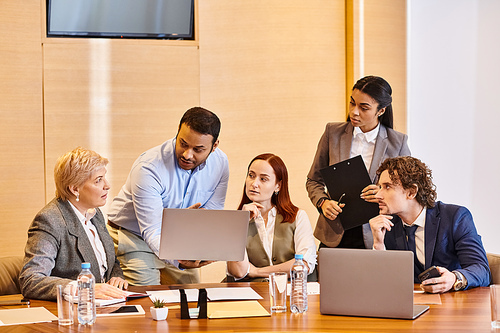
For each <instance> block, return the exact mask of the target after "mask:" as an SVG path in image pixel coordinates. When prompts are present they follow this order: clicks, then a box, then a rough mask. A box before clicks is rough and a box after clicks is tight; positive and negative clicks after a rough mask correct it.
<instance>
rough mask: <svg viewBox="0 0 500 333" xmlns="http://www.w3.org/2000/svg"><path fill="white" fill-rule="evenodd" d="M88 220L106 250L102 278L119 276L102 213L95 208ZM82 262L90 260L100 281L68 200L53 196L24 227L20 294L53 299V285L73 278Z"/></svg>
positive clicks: (93, 271) (87, 240)
mask: <svg viewBox="0 0 500 333" xmlns="http://www.w3.org/2000/svg"><path fill="white" fill-rule="evenodd" d="M90 221H91V222H92V223H93V224H94V226H95V227H96V229H97V233H98V234H99V237H100V239H101V241H102V244H103V246H104V250H105V251H106V259H107V263H108V270H107V271H106V275H105V280H106V281H108V280H109V279H110V278H112V277H115V276H117V277H121V278H123V272H122V270H121V268H120V264H119V262H118V260H117V259H116V257H115V249H114V244H113V240H112V239H111V236H110V235H109V234H108V230H107V229H106V224H105V220H104V216H103V214H102V212H101V211H100V210H99V209H97V212H96V215H95V216H94V217H93V218H92V219H91V220H90ZM83 262H90V269H91V271H92V274H94V276H95V277H96V282H97V283H99V282H104V281H100V275H101V274H100V271H99V266H98V263H97V259H96V256H95V254H94V250H93V249H92V245H91V244H90V241H89V239H88V237H87V234H86V233H85V229H84V228H83V226H82V224H81V222H80V221H79V220H78V217H77V216H76V214H75V212H74V211H73V209H72V208H71V206H70V204H69V202H67V201H64V200H61V199H53V200H52V201H51V202H49V203H48V204H47V205H46V206H45V207H44V208H43V209H42V210H41V211H40V212H39V213H38V214H37V215H36V216H35V219H34V220H33V222H32V223H31V226H30V227H29V229H28V241H27V242H26V248H25V254H24V267H23V269H22V270H21V274H20V275H19V282H20V285H21V292H22V294H23V295H24V297H26V298H32V299H45V300H55V299H56V290H57V285H58V284H67V283H69V282H71V281H72V280H76V278H77V277H78V274H80V271H81V264H82V263H83Z"/></svg>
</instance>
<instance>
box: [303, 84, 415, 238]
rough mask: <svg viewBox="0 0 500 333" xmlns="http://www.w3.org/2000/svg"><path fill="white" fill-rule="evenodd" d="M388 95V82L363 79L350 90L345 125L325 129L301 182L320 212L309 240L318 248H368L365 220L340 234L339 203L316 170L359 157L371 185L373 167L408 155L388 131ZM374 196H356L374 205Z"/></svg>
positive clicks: (366, 192) (372, 189)
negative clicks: (317, 243) (303, 180)
mask: <svg viewBox="0 0 500 333" xmlns="http://www.w3.org/2000/svg"><path fill="white" fill-rule="evenodd" d="M391 95H392V88H391V86H390V85H389V83H387V81H385V80H384V79H383V78H381V77H378V76H366V77H364V78H362V79H360V80H358V81H357V82H356V84H355V85H354V87H353V88H352V93H351V98H350V101H349V116H348V117H347V121H345V122H337V123H328V124H327V125H326V129H325V132H324V133H323V136H322V137H321V139H320V141H319V143H318V148H317V151H316V155H315V157H314V161H313V163H312V166H311V170H310V171H309V174H308V175H307V182H306V188H307V192H308V194H309V198H310V199H311V202H312V203H313V205H314V206H315V207H316V208H317V209H318V211H319V213H320V215H319V218H318V222H317V224H316V229H315V230H314V236H315V237H316V238H317V239H318V240H319V241H320V242H321V243H320V248H321V247H343V248H372V244H373V237H372V234H371V230H370V226H369V224H368V221H366V223H365V224H364V225H362V226H359V227H356V228H353V229H349V230H344V228H343V227H342V224H341V223H340V218H337V215H338V214H339V213H341V212H342V207H343V204H340V205H339V203H338V202H337V201H335V200H332V199H331V198H330V197H329V196H328V194H327V192H326V191H325V183H324V181H323V178H322V176H321V173H320V170H321V169H323V168H325V167H328V166H330V165H332V164H335V163H338V162H341V161H344V160H347V159H349V158H351V157H354V156H357V155H361V157H362V158H363V161H364V163H365V165H366V169H367V170H368V173H369V175H370V178H371V180H372V182H373V184H376V182H377V179H376V171H377V168H378V167H379V166H380V164H381V163H382V162H383V161H384V160H385V159H386V158H388V157H396V156H407V155H410V149H409V148H408V143H407V141H408V136H407V135H406V134H403V133H399V132H396V131H395V130H393V129H392V127H393V115H392V96H391ZM377 192H378V186H377V185H369V186H367V187H366V188H364V189H363V191H362V193H360V195H361V197H362V198H363V199H365V200H366V201H369V202H377V200H376V199H375V194H376V193H377ZM335 199H336V198H335Z"/></svg>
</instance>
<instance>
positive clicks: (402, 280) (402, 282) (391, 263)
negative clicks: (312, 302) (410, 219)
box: [318, 248, 429, 319]
mask: <svg viewBox="0 0 500 333" xmlns="http://www.w3.org/2000/svg"><path fill="white" fill-rule="evenodd" d="M318 269H319V283H320V288H321V292H320V312H321V313H322V314H332V315H343V316H363V317H381V318H399V319H415V318H417V317H418V316H419V315H421V314H422V313H424V312H425V311H426V310H427V309H429V307H428V306H426V305H413V253H412V252H411V251H375V250H357V249H335V248H322V249H320V250H319V266H318Z"/></svg>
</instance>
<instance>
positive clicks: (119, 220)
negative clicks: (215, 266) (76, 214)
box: [108, 107, 229, 285]
mask: <svg viewBox="0 0 500 333" xmlns="http://www.w3.org/2000/svg"><path fill="white" fill-rule="evenodd" d="M219 132H220V120H219V118H218V117H217V116H216V115H215V114H214V113H212V112H211V111H209V110H206V109H203V108H201V107H194V108H191V109H189V110H187V111H186V113H185V114H184V116H183V117H182V119H181V121H180V124H179V129H178V132H177V136H176V137H175V138H173V139H170V140H168V141H166V142H164V143H163V144H161V145H160V146H157V147H154V148H152V149H150V150H148V151H146V152H144V153H143V154H142V155H141V156H139V158H138V159H137V160H136V161H135V162H134V164H133V166H132V169H131V171H130V174H129V176H128V178H127V181H126V182H125V185H123V187H122V189H121V190H120V192H119V193H118V195H117V196H116V197H115V198H114V200H113V202H112V204H111V207H110V210H109V214H108V230H109V232H110V234H111V237H112V238H113V239H114V242H115V249H116V255H117V258H118V260H119V261H120V264H121V266H122V268H123V273H124V276H125V279H126V280H128V281H129V283H131V284H132V285H157V284H172V283H197V282H199V275H198V270H197V269H194V268H199V267H202V266H204V265H206V264H207V262H199V261H187V260H181V261H177V260H176V261H163V260H160V259H159V258H158V253H159V245H160V233H161V223H162V215H163V209H164V208H200V207H201V208H207V209H223V208H224V201H225V198H226V191H227V184H228V180H229V165H228V160H227V156H226V154H224V153H223V152H222V151H221V150H220V149H218V148H217V146H218V144H219V140H218V136H219Z"/></svg>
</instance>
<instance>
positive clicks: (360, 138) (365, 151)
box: [349, 123, 380, 170]
mask: <svg viewBox="0 0 500 333" xmlns="http://www.w3.org/2000/svg"><path fill="white" fill-rule="evenodd" d="M379 129H380V123H379V124H378V125H377V127H375V128H374V129H372V130H371V131H369V132H366V133H363V131H362V130H361V129H360V128H359V127H354V130H353V132H352V143H351V153H350V155H349V157H355V156H358V155H361V157H362V158H363V162H365V166H366V170H370V165H371V164H372V159H373V152H374V151H375V143H376V141H377V135H378V131H379Z"/></svg>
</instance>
